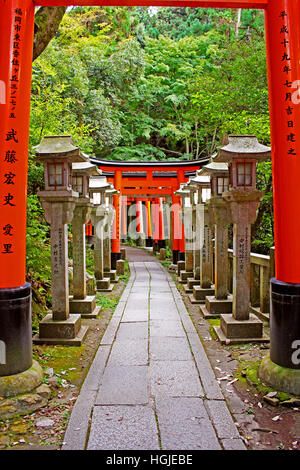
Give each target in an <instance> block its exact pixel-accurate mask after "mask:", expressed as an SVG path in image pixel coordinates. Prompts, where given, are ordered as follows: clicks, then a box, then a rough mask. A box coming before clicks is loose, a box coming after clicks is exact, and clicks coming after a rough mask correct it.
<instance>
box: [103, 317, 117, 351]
mask: <svg viewBox="0 0 300 470" xmlns="http://www.w3.org/2000/svg"><path fill="white" fill-rule="evenodd" d="M120 320H121V317H112V319H111V320H110V322H109V324H108V326H107V328H106V330H105V333H104V335H103V337H102V340H101V344H102V345H104V344H108V345H110V344H112V343H113V341H114V339H115V335H116V332H117V329H118V326H119V323H120Z"/></svg>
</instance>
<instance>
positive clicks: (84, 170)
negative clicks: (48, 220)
mask: <svg viewBox="0 0 300 470" xmlns="http://www.w3.org/2000/svg"><path fill="white" fill-rule="evenodd" d="M100 173H101V171H100V170H98V168H97V166H96V165H92V164H91V163H90V162H80V163H73V164H72V183H73V189H74V191H76V192H78V194H79V198H78V199H77V202H76V205H75V209H74V216H73V220H72V235H73V296H71V297H70V312H71V313H79V314H80V315H81V316H82V317H83V318H96V317H97V316H98V314H99V311H100V307H97V306H96V296H95V295H87V286H86V239H85V224H86V223H87V222H88V221H89V220H90V215H91V210H92V202H91V199H90V194H89V179H90V177H91V176H92V175H98V174H100Z"/></svg>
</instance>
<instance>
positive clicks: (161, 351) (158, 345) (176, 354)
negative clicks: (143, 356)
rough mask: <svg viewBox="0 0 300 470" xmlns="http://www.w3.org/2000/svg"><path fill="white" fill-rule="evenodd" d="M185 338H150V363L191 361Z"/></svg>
mask: <svg viewBox="0 0 300 470" xmlns="http://www.w3.org/2000/svg"><path fill="white" fill-rule="evenodd" d="M191 360H192V354H191V351H190V348H189V344H188V342H187V339H186V338H171V337H166V338H151V339H150V361H191Z"/></svg>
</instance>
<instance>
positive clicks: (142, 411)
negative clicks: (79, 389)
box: [87, 406, 159, 450]
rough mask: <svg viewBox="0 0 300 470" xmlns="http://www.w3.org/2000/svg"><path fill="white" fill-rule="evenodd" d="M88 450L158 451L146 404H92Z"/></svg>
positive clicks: (152, 423) (151, 414) (151, 415)
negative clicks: (92, 411) (93, 405)
mask: <svg viewBox="0 0 300 470" xmlns="http://www.w3.org/2000/svg"><path fill="white" fill-rule="evenodd" d="M87 448H88V450H144V449H147V450H159V442H158V430H157V426H156V421H155V415H154V411H153V410H152V409H151V408H149V407H147V406H132V407H128V406H96V407H95V408H94V413H93V420H92V426H91V431H90V436H89V442H88V447H87Z"/></svg>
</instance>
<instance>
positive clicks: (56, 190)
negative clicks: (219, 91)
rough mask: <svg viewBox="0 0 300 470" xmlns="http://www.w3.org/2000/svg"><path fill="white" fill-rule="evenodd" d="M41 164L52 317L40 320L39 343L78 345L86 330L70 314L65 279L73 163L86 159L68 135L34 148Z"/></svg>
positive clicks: (51, 138)
mask: <svg viewBox="0 0 300 470" xmlns="http://www.w3.org/2000/svg"><path fill="white" fill-rule="evenodd" d="M35 150H36V154H37V157H38V158H39V160H40V161H42V162H43V164H44V177H45V189H44V191H40V192H39V193H38V196H39V198H40V201H41V203H42V206H43V208H44V211H45V218H46V221H47V222H48V223H49V224H50V233H51V270H52V314H48V315H46V316H45V318H43V320H42V321H41V322H40V325H39V335H37V336H35V337H34V342H35V343H38V344H66V345H74V346H78V345H81V343H82V340H83V338H84V336H85V334H86V332H87V327H86V326H82V325H81V316H80V315H79V314H72V315H70V308H69V279H68V224H69V223H71V221H72V219H73V212H74V208H75V205H76V202H77V200H78V197H79V194H78V193H77V192H75V191H74V190H73V188H72V164H73V163H75V162H87V160H88V158H87V157H86V156H85V155H84V154H82V152H81V151H80V149H79V148H78V147H76V146H75V145H74V142H73V140H72V137H71V136H49V137H44V138H43V139H42V141H41V143H40V144H39V145H38V146H37V147H36V148H35Z"/></svg>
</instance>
